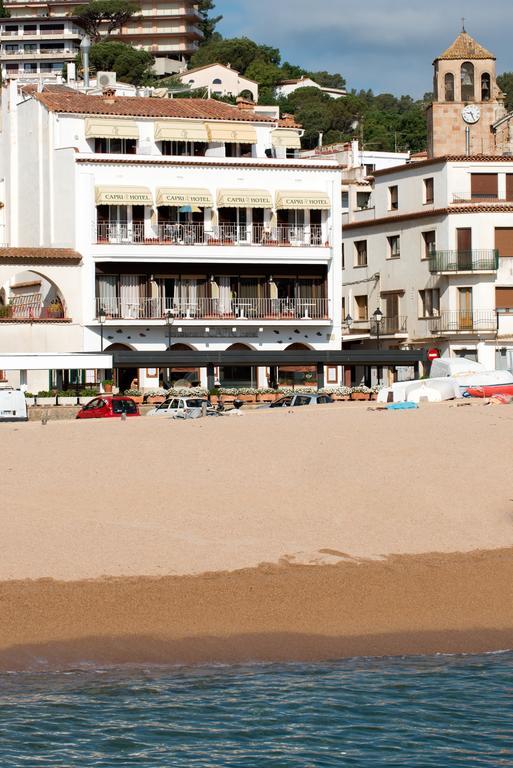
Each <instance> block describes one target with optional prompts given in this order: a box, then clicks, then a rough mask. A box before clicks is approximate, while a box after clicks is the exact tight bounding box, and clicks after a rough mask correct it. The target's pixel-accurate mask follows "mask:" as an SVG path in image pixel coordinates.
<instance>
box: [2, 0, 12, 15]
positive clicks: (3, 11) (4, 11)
mask: <svg viewBox="0 0 513 768" xmlns="http://www.w3.org/2000/svg"><path fill="white" fill-rule="evenodd" d="M10 15H11V14H10V13H9V11H8V10H7V8H5V7H4V2H3V0H0V19H8V18H9V17H10Z"/></svg>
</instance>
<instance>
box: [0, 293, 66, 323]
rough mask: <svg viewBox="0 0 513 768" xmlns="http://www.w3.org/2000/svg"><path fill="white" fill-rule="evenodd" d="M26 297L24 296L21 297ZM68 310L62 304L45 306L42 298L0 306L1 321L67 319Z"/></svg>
mask: <svg viewBox="0 0 513 768" xmlns="http://www.w3.org/2000/svg"><path fill="white" fill-rule="evenodd" d="M20 298H24V297H20ZM66 319H67V318H66V312H65V309H64V307H63V306H62V304H60V303H59V304H50V305H49V306H48V307H43V306H42V304H41V300H40V298H39V299H31V300H29V301H23V302H19V301H15V302H13V303H11V304H7V305H6V306H0V322H11V323H12V322H16V321H18V320H19V321H21V322H27V321H29V322H38V321H39V322H40V321H43V320H44V321H49V320H66Z"/></svg>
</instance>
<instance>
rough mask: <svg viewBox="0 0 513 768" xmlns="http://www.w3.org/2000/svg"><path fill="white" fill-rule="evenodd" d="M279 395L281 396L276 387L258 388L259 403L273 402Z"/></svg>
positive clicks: (257, 399) (257, 397)
mask: <svg viewBox="0 0 513 768" xmlns="http://www.w3.org/2000/svg"><path fill="white" fill-rule="evenodd" d="M279 397H281V395H280V394H279V393H278V392H276V390H275V389H268V388H267V387H261V388H260V389H257V394H256V401H257V403H273V402H274V401H275V400H276V399H277V398H279Z"/></svg>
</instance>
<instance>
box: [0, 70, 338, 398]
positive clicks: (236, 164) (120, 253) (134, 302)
mask: <svg viewBox="0 0 513 768" xmlns="http://www.w3.org/2000/svg"><path fill="white" fill-rule="evenodd" d="M2 110H3V114H2V127H3V130H2V134H1V147H0V158H1V163H2V172H1V176H2V177H3V179H4V181H3V182H2V185H1V186H0V196H1V199H2V200H3V201H4V206H3V208H1V209H0V220H1V221H2V222H3V226H4V232H5V235H4V240H5V243H6V247H5V248H3V249H0V286H1V290H0V349H1V350H2V351H3V352H6V353H15V352H26V353H30V352H38V353H44V352H48V353H50V352H51V353H71V352H75V353H82V352H85V353H100V352H102V351H103V352H110V351H119V350H124V351H126V352H127V353H137V355H138V360H139V362H138V364H137V366H136V367H135V366H129V365H128V366H127V368H126V369H123V370H119V371H118V376H119V378H118V384H119V386H120V387H121V388H122V389H125V388H127V387H129V386H130V384H131V382H132V381H133V380H134V379H137V381H138V382H139V385H140V386H141V388H143V389H151V388H155V387H156V386H158V385H159V383H160V384H162V383H167V384H170V383H173V382H176V381H179V380H182V379H184V378H186V379H187V380H188V381H191V382H192V383H201V384H203V385H206V384H207V383H208V380H207V366H206V363H205V364H202V361H201V354H204V355H205V359H206V358H207V356H208V355H210V354H211V353H213V352H216V351H218V352H222V351H226V350H233V349H235V350H248V351H249V350H253V351H255V352H258V353H262V354H261V359H262V364H261V365H259V366H255V365H249V366H246V367H240V366H239V367H237V366H228V365H226V366H223V365H220V366H217V367H216V370H215V380H216V381H219V383H221V384H224V385H230V384H234V383H237V384H244V383H246V384H248V385H250V384H252V385H257V384H258V385H259V386H265V385H266V383H269V381H270V379H271V378H273V377H274V382H273V383H280V382H281V383H287V382H288V381H290V380H294V381H295V382H296V383H297V382H300V381H302V380H306V381H311V380H312V379H315V376H316V375H317V373H318V371H312V370H311V368H310V367H308V366H303V367H301V366H300V367H299V368H297V367H294V366H290V365H288V364H286V362H285V359H286V355H284V364H283V366H282V367H281V369H280V365H279V362H278V364H277V365H275V363H273V368H272V369H271V367H270V366H268V365H267V364H266V360H265V355H266V354H269V355H272V356H273V360H274V361H276V358H277V356H278V358H279V356H280V355H281V354H282V353H284V352H286V351H287V350H298V349H301V350H316V351H319V352H327V351H329V350H337V349H338V350H340V346H341V322H342V317H341V305H342V293H341V283H342V274H341V262H340V253H341V211H340V167H339V166H338V164H337V163H336V162H329V161H326V162H323V163H319V162H318V161H308V160H300V159H296V158H291V157H288V153H290V150H291V149H294V148H296V147H297V145H298V143H299V130H300V129H299V126H297V125H295V124H294V122H293V121H291V120H277V119H275V118H272V117H269V116H266V115H259V114H257V113H256V112H254V111H253V110H250V109H248V108H247V105H245V104H244V103H243V104H241V105H240V107H232V106H230V105H227V104H224V103H222V102H216V101H210V100H202V99H198V100H195V99H179V100H171V99H156V98H140V97H121V96H120V97H116V96H111V95H104V96H86V95H84V94H82V93H79V92H76V91H72V90H70V89H67V88H66V87H64V86H61V87H59V86H51V87H50V86H45V88H44V89H43V91H42V92H39V93H27V89H25V91H20V89H18V88H17V87H16V84H15V83H14V82H13V83H11V84H10V86H9V88H8V89H4V95H3V98H2ZM270 149H272V150H273V152H269V150H270ZM2 320H3V322H2ZM174 350H175V351H177V352H178V351H184V350H190V351H194V352H196V353H201V354H199V355H197V356H196V358H197V360H198V361H199V362H197V363H196V364H195V366H194V368H192V369H191V368H190V367H186V368H185V369H184V368H183V367H182V368H180V367H179V368H178V369H175V368H174V367H173V364H172V353H173V351H174ZM167 352H170V353H171V356H169V355H168V356H167V362H166V365H165V366H164V367H159V366H157V367H155V363H154V361H155V355H156V354H157V353H167ZM80 375H81V376H82V377H83V378H84V380H85V379H87V380H91V379H98V378H99V377H101V376H103V375H104V372H103V371H99V370H87V371H83V372H81V373H80ZM323 375H324V373H323ZM48 377H49V378H48ZM340 377H341V369H340V368H339V367H337V366H334V367H333V366H332V367H331V368H330V371H329V380H330V383H337V382H338V381H340ZM64 378H65V372H63V371H59V370H52V371H50V372H49V373H44V374H43V373H37V374H36V373H33V374H30V373H29V377H28V380H27V385H28V386H29V389H37V388H43V389H44V388H47V387H48V385H49V383H51V384H55V385H59V384H60V383H61V382H62V380H63V379H64ZM14 383H16V381H14Z"/></svg>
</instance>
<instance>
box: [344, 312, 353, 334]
mask: <svg viewBox="0 0 513 768" xmlns="http://www.w3.org/2000/svg"><path fill="white" fill-rule="evenodd" d="M352 324H353V318H352V317H351V315H346V319H345V320H344V325H346V326H347V330H348V331H351V326H352Z"/></svg>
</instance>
